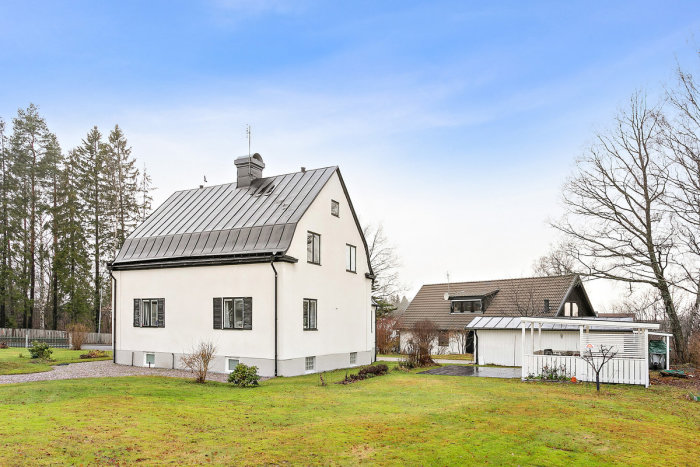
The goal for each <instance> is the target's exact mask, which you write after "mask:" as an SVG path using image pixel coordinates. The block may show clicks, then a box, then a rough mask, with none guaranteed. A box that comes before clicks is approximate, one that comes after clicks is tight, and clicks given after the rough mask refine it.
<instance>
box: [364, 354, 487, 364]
mask: <svg viewBox="0 0 700 467" xmlns="http://www.w3.org/2000/svg"><path fill="white" fill-rule="evenodd" d="M380 360H383V361H385V362H400V361H401V358H400V357H382V356H381V355H379V356H378V357H377V361H380ZM433 361H434V362H435V363H439V364H441V365H472V364H473V363H474V361H473V360H447V359H446V358H433Z"/></svg>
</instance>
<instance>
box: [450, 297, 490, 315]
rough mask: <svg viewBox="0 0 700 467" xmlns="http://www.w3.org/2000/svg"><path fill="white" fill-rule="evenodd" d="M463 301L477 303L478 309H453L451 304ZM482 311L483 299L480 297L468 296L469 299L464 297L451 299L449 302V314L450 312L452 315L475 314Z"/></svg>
mask: <svg viewBox="0 0 700 467" xmlns="http://www.w3.org/2000/svg"><path fill="white" fill-rule="evenodd" d="M465 302H468V303H479V308H480V310H478V311H477V310H474V311H453V310H454V306H453V305H454V304H455V303H465ZM483 312H484V301H483V300H482V299H480V298H470V299H464V300H452V301H451V302H450V314H452V315H466V314H467V313H468V314H472V315H475V314H477V313H483Z"/></svg>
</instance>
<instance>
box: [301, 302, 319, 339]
mask: <svg viewBox="0 0 700 467" xmlns="http://www.w3.org/2000/svg"><path fill="white" fill-rule="evenodd" d="M317 309H318V303H317V301H316V300H314V299H312V298H305V299H304V331H315V330H316V329H317V328H316V317H317Z"/></svg>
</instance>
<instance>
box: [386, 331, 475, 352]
mask: <svg viewBox="0 0 700 467" xmlns="http://www.w3.org/2000/svg"><path fill="white" fill-rule="evenodd" d="M411 337H412V336H411V331H401V334H400V337H399V349H400V350H401V352H406V349H407V347H408V341H409V340H410V339H411ZM431 353H432V354H434V355H448V354H461V353H462V345H461V342H460V340H459V339H458V338H457V337H455V336H454V335H450V343H449V345H447V346H439V345H438V339H435V340H434V341H433V350H432V351H431Z"/></svg>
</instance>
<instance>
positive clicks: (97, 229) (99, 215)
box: [76, 127, 113, 329]
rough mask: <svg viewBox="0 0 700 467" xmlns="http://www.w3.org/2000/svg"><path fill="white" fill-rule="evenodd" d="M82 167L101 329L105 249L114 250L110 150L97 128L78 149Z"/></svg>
mask: <svg viewBox="0 0 700 467" xmlns="http://www.w3.org/2000/svg"><path fill="white" fill-rule="evenodd" d="M76 153H77V155H78V160H79V168H80V188H81V194H82V199H83V202H84V204H85V221H86V223H87V224H86V227H87V228H86V232H87V234H88V238H89V243H90V250H91V251H90V255H91V257H92V262H93V284H92V286H93V292H92V297H93V303H92V308H93V312H94V325H95V329H97V326H98V322H99V319H100V309H101V302H102V292H103V291H102V287H103V281H102V278H103V272H104V270H105V263H106V260H105V256H104V255H105V252H109V251H110V241H111V238H110V237H109V232H110V223H111V222H110V216H109V200H110V199H113V198H112V195H111V190H112V187H111V186H110V183H109V173H108V170H107V169H108V168H107V164H106V160H107V155H106V153H107V151H106V148H105V144H104V143H103V142H102V134H101V133H100V131H99V130H98V129H97V127H93V129H92V130H90V131H89V132H88V134H87V137H86V138H85V139H84V140H83V144H82V145H81V146H80V147H78V148H77V149H76Z"/></svg>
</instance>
